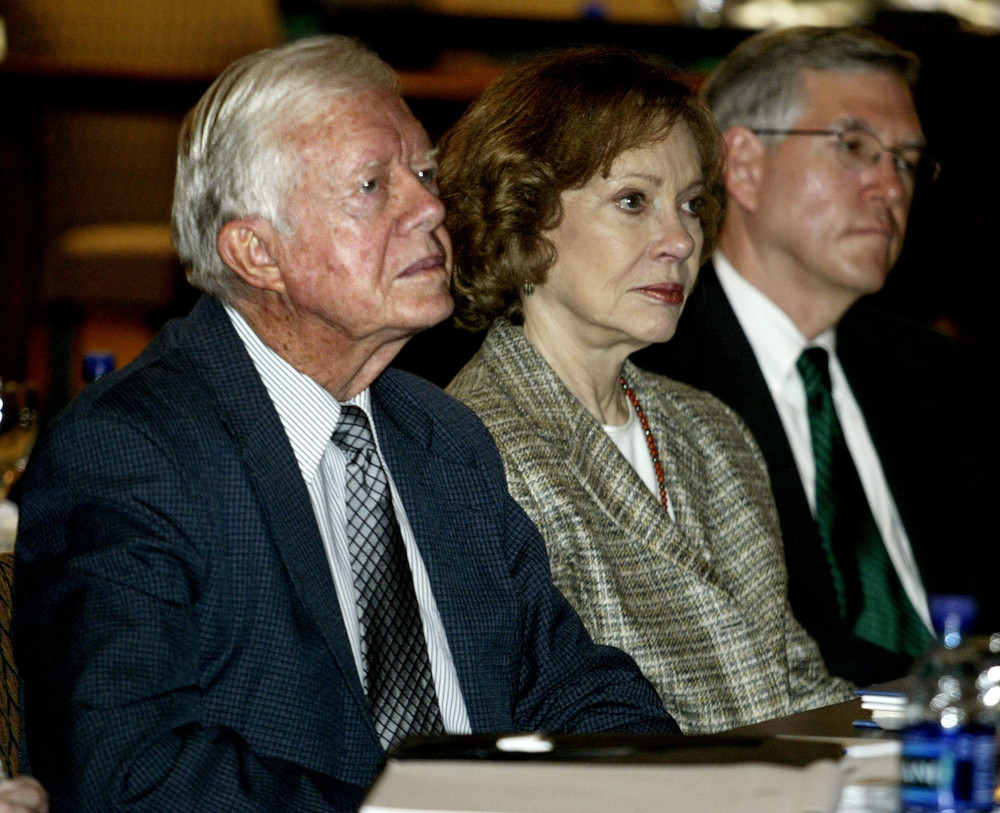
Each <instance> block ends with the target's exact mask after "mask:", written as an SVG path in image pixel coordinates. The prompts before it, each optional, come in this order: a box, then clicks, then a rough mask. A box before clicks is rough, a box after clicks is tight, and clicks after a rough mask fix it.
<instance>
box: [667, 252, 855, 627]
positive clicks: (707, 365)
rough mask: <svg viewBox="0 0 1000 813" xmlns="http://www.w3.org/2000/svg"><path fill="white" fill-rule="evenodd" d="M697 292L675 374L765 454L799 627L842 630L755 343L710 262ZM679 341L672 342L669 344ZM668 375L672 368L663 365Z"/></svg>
mask: <svg viewBox="0 0 1000 813" xmlns="http://www.w3.org/2000/svg"><path fill="white" fill-rule="evenodd" d="M698 291H699V295H698V298H697V299H695V300H693V301H692V302H691V303H690V304H691V305H693V306H694V307H690V308H688V309H686V310H685V312H684V316H683V318H682V319H681V328H680V330H679V334H680V335H678V337H676V338H675V339H673V340H672V341H671V342H668V343H667V345H666V347H665V348H664V351H663V352H664V354H665V355H666V356H667V357H668V358H670V354H671V352H672V351H673V350H676V351H677V352H678V354H679V355H683V356H685V357H687V358H691V359H696V361H694V362H693V363H692V364H691V366H690V368H687V367H679V369H678V371H677V377H678V378H680V379H681V380H684V381H687V382H688V383H690V384H693V385H694V386H696V387H700V388H702V389H705V390H708V391H709V392H711V393H713V394H714V395H715V396H717V397H718V398H720V399H721V400H722V401H724V402H725V403H726V404H728V405H729V406H730V407H732V408H733V409H734V410H735V411H736V412H737V413H738V414H739V415H741V416H742V418H743V420H744V421H745V422H746V424H747V426H748V427H749V429H750V431H751V433H752V434H753V436H754V439H755V440H756V441H757V445H758V446H760V448H761V450H762V451H763V452H764V456H765V457H766V459H767V465H768V474H769V475H770V478H771V488H772V491H773V493H774V498H775V502H776V503H777V506H778V513H779V515H780V518H781V531H782V537H783V539H784V542H785V546H784V547H785V559H786V561H787V563H788V572H789V574H790V576H792V577H793V578H790V580H789V586H788V587H789V598H790V599H791V602H792V605H793V607H794V608H795V611H796V614H797V615H798V617H799V619H800V620H801V621H802V623H803V624H805V626H807V627H808V628H810V629H813V630H815V629H816V628H817V627H819V628H824V629H827V630H842V627H843V624H842V622H841V620H840V618H839V616H838V615H837V613H836V611H835V609H834V608H835V607H836V597H835V593H834V587H833V581H832V578H831V576H830V571H829V568H828V566H827V564H826V560H825V557H824V555H823V551H822V547H821V544H820V540H819V535H818V533H817V531H816V525H815V522H814V521H813V518H812V512H811V511H810V509H809V502H808V499H807V497H806V493H805V489H804V488H803V487H802V479H801V478H800V477H799V471H798V467H797V465H796V463H795V458H794V456H793V455H792V450H791V446H789V444H788V438H787V436H786V435H785V430H784V427H783V425H782V423H781V418H780V417H779V416H778V410H777V407H776V406H775V404H774V400H773V398H772V397H771V392H770V390H769V389H768V387H767V383H766V382H765V380H764V375H763V373H762V372H761V369H760V365H759V364H758V363H757V358H756V356H755V355H754V352H753V348H752V347H751V346H750V342H749V341H748V340H747V338H746V335H745V334H744V333H743V329H742V327H741V326H740V323H739V320H738V319H737V318H736V314H735V312H734V311H733V309H732V306H731V305H730V304H729V300H728V299H727V297H726V294H725V291H724V290H723V289H722V285H721V283H720V282H719V279H718V276H717V275H716V273H715V269H714V268H713V267H712V266H711V265H709V266H706V267H705V268H704V269H703V271H702V275H701V278H700V280H699V283H698ZM678 340H680V342H681V343H680V344H678V345H677V346H676V348H673V347H671V345H673V343H674V342H675V341H678ZM667 373H668V375H669V374H671V370H670V369H668V370H667Z"/></svg>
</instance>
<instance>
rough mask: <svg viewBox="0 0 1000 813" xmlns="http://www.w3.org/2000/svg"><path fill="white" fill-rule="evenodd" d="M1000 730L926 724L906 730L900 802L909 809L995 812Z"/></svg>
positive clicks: (906, 809)
mask: <svg viewBox="0 0 1000 813" xmlns="http://www.w3.org/2000/svg"><path fill="white" fill-rule="evenodd" d="M996 756H997V748H996V732H995V730H994V729H992V728H989V727H987V726H969V727H966V728H961V729H959V730H957V731H954V730H948V729H944V728H941V727H940V726H939V725H936V724H933V723H922V724H920V725H916V726H912V727H910V728H907V729H905V730H904V732H903V757H902V782H901V786H900V801H901V802H902V808H903V810H904V811H940V810H954V811H967V810H969V811H971V810H993V790H994V788H995V787H996V770H997V766H996Z"/></svg>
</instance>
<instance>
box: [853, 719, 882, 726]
mask: <svg viewBox="0 0 1000 813" xmlns="http://www.w3.org/2000/svg"><path fill="white" fill-rule="evenodd" d="M851 725H852V726H854V727H855V728H880V726H879V724H878V723H876V722H875V721H874V720H855V721H854V722H853V723H851Z"/></svg>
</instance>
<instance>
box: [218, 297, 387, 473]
mask: <svg viewBox="0 0 1000 813" xmlns="http://www.w3.org/2000/svg"><path fill="white" fill-rule="evenodd" d="M225 308H226V313H227V314H228V315H229V318H230V320H231V321H232V323H233V327H234V328H236V333H237V334H238V335H239V337H240V339H241V340H242V341H243V344H244V345H245V346H246V348H247V352H248V353H249V354H250V359H251V360H252V361H253V364H254V367H256V368H257V374H258V375H259V376H260V378H261V381H262V382H263V383H264V387H265V389H267V393H268V395H269V396H270V397H271V401H272V403H273V404H274V408H275V409H276V410H277V412H278V417H279V418H280V419H281V424H282V426H284V427H285V434H287V435H288V441H289V443H290V444H291V446H292V452H294V454H295V460H296V461H297V462H298V464H299V471H301V472H302V477H303V479H304V480H305V481H306V482H307V483H310V482H312V480H313V478H314V477H315V476H316V472H317V470H318V469H319V464H320V461H321V460H322V459H323V454H324V453H325V452H326V447H327V444H328V443H329V442H330V436H331V435H332V434H333V430H334V429H336V427H337V424H338V423H339V422H340V406H341V405H340V403H339V402H338V401H337V399H336V398H334V397H333V396H332V395H330V393H329V392H327V391H326V390H325V389H323V387H321V386H320V385H319V384H317V383H316V382H315V381H314V380H313V379H311V378H310V377H309V376H307V375H305V374H304V373H300V372H299V371H298V370H296V369H295V368H294V367H292V365H291V364H289V363H288V362H287V361H285V360H284V359H283V358H282V357H281V356H279V355H278V354H277V353H275V352H274V350H272V349H271V348H270V347H268V346H267V345H266V344H265V343H264V342H263V341H262V340H261V338H260V336H258V335H257V334H256V333H255V332H254V329H253V328H252V327H250V325H249V324H248V323H247V321H246V320H245V319H244V318H243V317H242V316H241V315H240V314H239V312H238V311H237V310H236V309H235V308H233V307H231V306H230V305H226V306H225ZM347 403H351V404H356V405H357V406H359V407H361V408H362V409H363V410H364V411H365V413H366V414H367V415H368V420H369V421H371V422H372V426H373V427H374V421H372V414H371V393H370V392H369V390H368V389H367V388H366V389H364V390H362V391H361V392H359V393H358V394H357V395H356V396H354V397H353V398H352V399H351V400H350V401H348V402H347ZM372 431H373V432H374V428H373V430H372Z"/></svg>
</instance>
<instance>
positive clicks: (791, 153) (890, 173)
mask: <svg viewBox="0 0 1000 813" xmlns="http://www.w3.org/2000/svg"><path fill="white" fill-rule="evenodd" d="M803 84H804V92H805V99H806V103H805V105H804V107H803V110H802V114H801V115H800V116H799V118H798V119H797V120H796V121H795V122H794V124H792V125H791V127H792V128H794V129H808V130H812V129H816V130H828V129H829V130H839V129H843V128H844V127H845V126H852V125H853V126H860V127H863V128H865V129H867V130H870V131H871V132H872V133H874V134H875V135H876V136H878V138H879V139H880V140H881V141H882V143H883V144H884V145H886V146H887V147H900V146H915V145H923V144H924V137H923V133H922V131H921V128H920V121H919V119H918V118H917V113H916V110H915V109H914V105H913V100H912V97H911V95H910V91H909V88H908V87H907V86H906V84H905V83H904V82H903V81H902V80H901V79H900V78H899V77H897V76H896V75H895V74H892V73H885V72H879V73H866V74H857V73H840V72H836V71H806V73H805V75H804V83H803ZM838 148H839V147H838V143H837V141H836V139H834V138H831V137H825V136H786V137H785V138H784V140H783V141H782V142H781V144H780V145H779V146H777V147H775V148H773V149H770V150H768V152H767V154H766V156H765V159H764V162H763V164H762V170H763V174H762V176H761V178H760V180H759V183H758V190H759V195H760V197H759V199H758V209H757V213H756V217H757V222H756V224H755V232H756V233H755V235H754V236H753V241H754V243H755V245H757V246H758V247H762V248H763V249H764V251H763V255H762V259H763V261H764V263H765V264H766V265H768V266H769V267H770V268H772V269H780V270H778V271H775V272H773V273H776V274H779V275H780V278H779V279H778V280H777V283H778V284H781V285H783V286H786V288H789V287H791V288H794V290H795V291H797V292H798V294H799V295H801V296H805V297H812V298H817V297H818V298H821V299H829V298H835V299H839V300H842V301H843V302H844V303H845V304H849V303H850V302H853V301H854V300H856V299H858V298H860V297H861V296H863V295H865V294H869V293H874V292H875V291H878V290H880V289H881V288H882V286H883V285H884V283H885V280H886V276H887V275H888V273H889V270H890V269H891V268H892V266H893V265H894V264H895V262H896V259H897V258H898V257H899V252H900V249H901V248H902V244H903V236H904V234H905V231H906V221H907V217H908V216H909V211H910V203H911V201H912V195H911V193H910V192H908V191H907V190H906V189H905V188H904V187H903V185H901V183H900V180H899V178H898V177H897V175H896V173H895V171H894V170H893V164H892V160H891V156H886V155H883V157H882V160H881V161H880V162H879V163H878V164H877V165H875V166H874V167H871V168H869V169H866V170H863V171H851V170H848V169H845V168H844V166H842V165H841V163H839V162H838V160H837V156H836V150H837V149H838Z"/></svg>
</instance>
